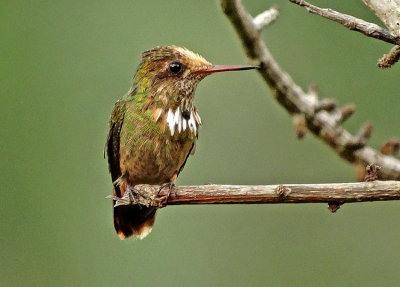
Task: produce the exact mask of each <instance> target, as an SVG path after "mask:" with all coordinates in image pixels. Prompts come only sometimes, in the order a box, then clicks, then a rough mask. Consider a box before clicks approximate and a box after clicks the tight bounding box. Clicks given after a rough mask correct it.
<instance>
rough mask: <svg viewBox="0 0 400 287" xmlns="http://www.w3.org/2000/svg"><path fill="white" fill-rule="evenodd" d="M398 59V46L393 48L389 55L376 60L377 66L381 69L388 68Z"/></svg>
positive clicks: (399, 54) (399, 47)
mask: <svg viewBox="0 0 400 287" xmlns="http://www.w3.org/2000/svg"><path fill="white" fill-rule="evenodd" d="M399 59H400V46H397V45H396V46H394V47H393V48H392V49H391V50H390V51H389V53H387V54H385V55H383V56H382V58H380V59H379V60H378V64H377V66H378V67H379V68H382V69H386V68H390V67H392V66H393V65H394V64H395V63H397V62H398V61H399Z"/></svg>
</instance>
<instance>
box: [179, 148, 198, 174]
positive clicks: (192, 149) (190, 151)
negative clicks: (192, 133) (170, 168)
mask: <svg viewBox="0 0 400 287" xmlns="http://www.w3.org/2000/svg"><path fill="white" fill-rule="evenodd" d="M195 149H196V141H194V142H193V144H192V147H191V148H190V150H189V152H188V153H187V155H186V158H185V161H184V162H183V164H182V165H181V167H180V168H179V171H178V174H177V176H178V175H179V174H180V173H181V171H182V169H183V168H184V167H185V164H186V161H187V159H188V157H189V156H190V155H193V154H194V150H195Z"/></svg>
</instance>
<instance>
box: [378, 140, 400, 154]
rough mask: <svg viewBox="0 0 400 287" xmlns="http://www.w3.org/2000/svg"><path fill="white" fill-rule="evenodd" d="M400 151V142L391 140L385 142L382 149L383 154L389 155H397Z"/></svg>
mask: <svg viewBox="0 0 400 287" xmlns="http://www.w3.org/2000/svg"><path fill="white" fill-rule="evenodd" d="M399 149H400V140H398V139H390V140H388V141H387V142H385V143H384V144H383V146H382V148H381V153H383V154H387V155H396V154H397V153H398V152H399Z"/></svg>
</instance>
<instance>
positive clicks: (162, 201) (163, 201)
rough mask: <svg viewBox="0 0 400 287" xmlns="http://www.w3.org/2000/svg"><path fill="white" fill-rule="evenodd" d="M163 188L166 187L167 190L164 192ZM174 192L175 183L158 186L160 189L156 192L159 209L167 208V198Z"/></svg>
mask: <svg viewBox="0 0 400 287" xmlns="http://www.w3.org/2000/svg"><path fill="white" fill-rule="evenodd" d="M165 187H168V189H167V190H164V188H165ZM174 190H175V183H173V182H167V183H164V184H162V185H161V186H160V189H159V190H158V193H157V198H158V200H159V205H160V207H165V206H167V203H168V198H169V196H170V195H171V191H174Z"/></svg>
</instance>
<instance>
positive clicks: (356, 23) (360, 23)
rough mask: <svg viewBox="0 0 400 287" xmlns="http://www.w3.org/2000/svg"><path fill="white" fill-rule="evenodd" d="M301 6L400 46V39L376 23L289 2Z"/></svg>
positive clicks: (349, 27)
mask: <svg viewBox="0 0 400 287" xmlns="http://www.w3.org/2000/svg"><path fill="white" fill-rule="evenodd" d="M289 1H290V2H292V3H294V4H297V5H299V6H302V7H305V8H306V9H307V11H308V12H310V13H313V14H317V15H320V16H322V17H325V18H327V19H330V20H332V21H335V22H337V23H340V24H342V25H344V26H345V27H347V28H348V29H350V30H353V31H357V32H360V33H362V34H364V35H366V36H368V37H372V38H376V39H379V40H382V41H385V42H388V43H391V44H396V45H400V37H398V35H395V34H393V33H391V32H390V31H389V30H387V29H384V28H382V27H380V26H378V25H376V24H374V23H370V22H367V21H364V20H362V19H359V18H356V17H353V16H351V15H347V14H343V13H340V12H337V11H335V10H332V9H329V8H319V7H317V6H315V5H312V4H310V3H308V2H306V1H303V0H289Z"/></svg>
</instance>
